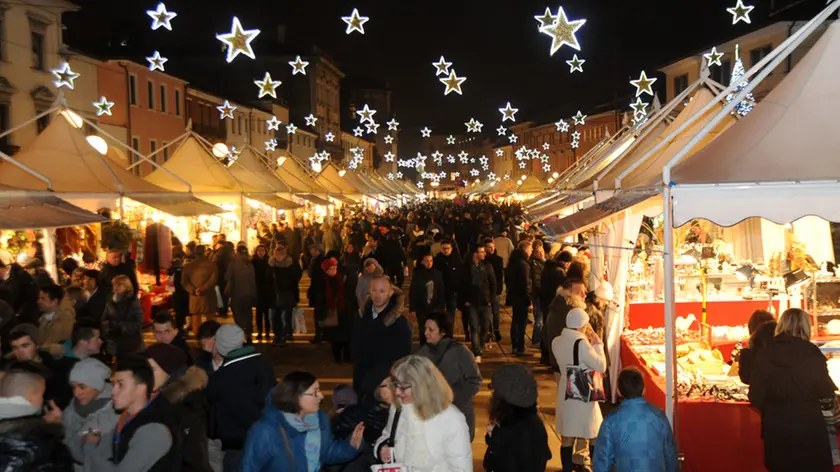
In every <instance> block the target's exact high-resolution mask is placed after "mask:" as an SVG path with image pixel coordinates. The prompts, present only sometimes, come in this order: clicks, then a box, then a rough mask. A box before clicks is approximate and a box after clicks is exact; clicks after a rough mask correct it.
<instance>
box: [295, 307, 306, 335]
mask: <svg viewBox="0 0 840 472" xmlns="http://www.w3.org/2000/svg"><path fill="white" fill-rule="evenodd" d="M292 326H293V328H294V333H295V334H307V332H308V331H307V330H306V318H304V317H303V308H301V307H297V306H296V307H294V308H292Z"/></svg>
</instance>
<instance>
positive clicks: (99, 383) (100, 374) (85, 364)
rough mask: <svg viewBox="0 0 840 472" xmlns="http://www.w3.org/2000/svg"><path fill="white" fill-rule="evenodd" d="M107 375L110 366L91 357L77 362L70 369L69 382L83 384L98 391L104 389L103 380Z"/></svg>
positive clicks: (109, 374)
mask: <svg viewBox="0 0 840 472" xmlns="http://www.w3.org/2000/svg"><path fill="white" fill-rule="evenodd" d="M109 377H111V368H110V367H108V366H107V365H105V364H103V363H102V362H101V361H99V360H97V359H94V358H92V357H91V358H88V359H83V360H81V361H79V362H77V363H76V365H74V366H73V368H72V369H71V370H70V382H78V383H81V384H85V385H87V386H88V387H90V388H93V389H95V390H98V391H100V392H101V391H103V390H105V382H106V381H107V380H108V378H109Z"/></svg>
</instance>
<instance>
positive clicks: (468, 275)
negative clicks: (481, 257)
mask: <svg viewBox="0 0 840 472" xmlns="http://www.w3.org/2000/svg"><path fill="white" fill-rule="evenodd" d="M461 274H462V276H461V288H460V289H458V302H459V303H460V305H461V306H465V305H466V303H469V304H470V305H471V306H474V307H479V306H490V304H491V303H492V302H493V299H494V298H496V275H495V274H494V273H493V268H492V267H490V266H489V265H487V263H485V262H483V261H482V262H479V263H478V265H475V264H473V262H472V259H471V258H470V260H468V261H467V262H466V263H465V264H464V269H463V272H462V273H461Z"/></svg>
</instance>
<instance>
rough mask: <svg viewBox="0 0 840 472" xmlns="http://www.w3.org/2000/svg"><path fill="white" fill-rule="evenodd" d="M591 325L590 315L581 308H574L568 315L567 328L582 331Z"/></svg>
mask: <svg viewBox="0 0 840 472" xmlns="http://www.w3.org/2000/svg"><path fill="white" fill-rule="evenodd" d="M586 323H589V314H588V313H586V312H585V311H583V310H582V309H580V308H572V309H571V310H570V311H569V313H568V314H567V315H566V326H567V327H569V328H572V329H581V328H583V327H584V326H586Z"/></svg>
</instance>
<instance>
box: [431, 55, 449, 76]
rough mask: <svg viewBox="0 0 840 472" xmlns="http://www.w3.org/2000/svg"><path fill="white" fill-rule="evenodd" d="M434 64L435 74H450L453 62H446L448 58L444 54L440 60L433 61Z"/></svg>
mask: <svg viewBox="0 0 840 472" xmlns="http://www.w3.org/2000/svg"><path fill="white" fill-rule="evenodd" d="M432 65H433V66H435V69H436V71H435V76H439V75H441V74H443V75H449V68H450V67H451V66H452V63H451V62H446V59H444V58H443V56H440V60H439V61H438V62H433V63H432Z"/></svg>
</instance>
